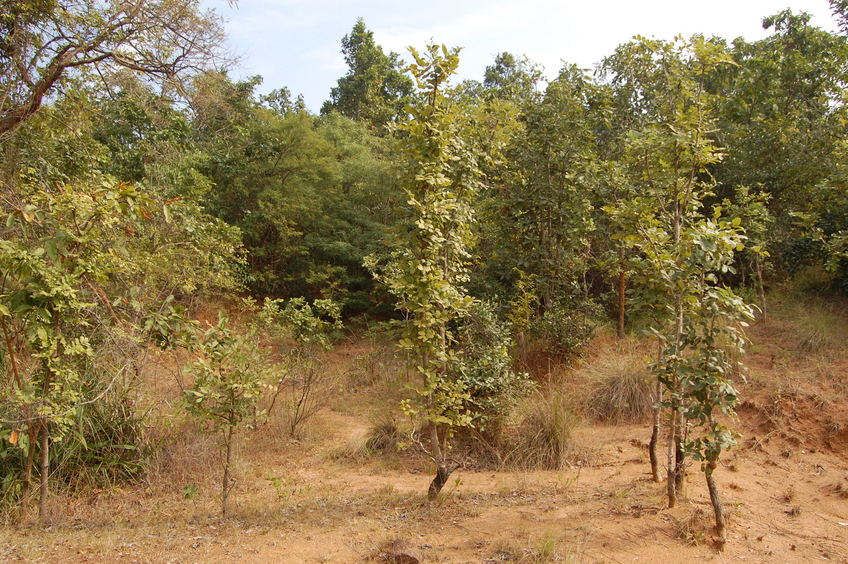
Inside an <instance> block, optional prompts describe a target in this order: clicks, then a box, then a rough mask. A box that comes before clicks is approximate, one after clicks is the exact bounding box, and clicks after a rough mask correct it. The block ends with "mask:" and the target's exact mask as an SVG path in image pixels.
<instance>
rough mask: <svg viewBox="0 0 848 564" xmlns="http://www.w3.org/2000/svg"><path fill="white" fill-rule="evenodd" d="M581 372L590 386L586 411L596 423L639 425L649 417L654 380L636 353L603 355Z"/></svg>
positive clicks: (643, 361)
mask: <svg viewBox="0 0 848 564" xmlns="http://www.w3.org/2000/svg"><path fill="white" fill-rule="evenodd" d="M582 372H583V373H584V374H585V376H586V378H587V380H588V384H589V390H588V395H587V397H586V400H585V404H586V411H587V413H588V415H589V416H590V417H591V418H592V419H594V420H595V421H604V422H608V423H614V424H619V423H638V422H642V421H645V420H646V419H647V418H648V417H649V416H650V414H651V405H652V404H653V387H654V386H653V381H654V380H653V378H652V377H651V375H650V373H649V372H648V370H647V368H646V363H645V360H644V358H642V357H641V356H640V355H639V354H638V353H635V352H624V353H618V354H616V353H610V354H608V355H604V356H602V357H599V358H598V359H597V360H596V361H595V362H593V363H592V364H590V365H589V366H588V367H586V368H585V369H584V370H583V371H582Z"/></svg>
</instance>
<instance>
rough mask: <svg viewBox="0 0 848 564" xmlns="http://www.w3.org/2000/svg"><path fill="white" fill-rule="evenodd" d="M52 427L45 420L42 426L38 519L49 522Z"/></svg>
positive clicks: (43, 522) (42, 522)
mask: <svg viewBox="0 0 848 564" xmlns="http://www.w3.org/2000/svg"><path fill="white" fill-rule="evenodd" d="M49 448H50V428H49V426H48V423H47V422H46V421H45V422H44V423H43V424H42V426H41V484H40V492H39V496H38V520H39V521H41V524H42V525H43V524H45V523H46V522H47V486H48V479H49V478H50V451H49Z"/></svg>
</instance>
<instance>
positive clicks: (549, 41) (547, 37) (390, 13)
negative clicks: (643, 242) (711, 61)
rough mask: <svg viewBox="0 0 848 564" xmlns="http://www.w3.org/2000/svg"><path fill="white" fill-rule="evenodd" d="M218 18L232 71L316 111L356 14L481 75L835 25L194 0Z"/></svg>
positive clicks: (441, 2)
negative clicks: (675, 43) (521, 63)
mask: <svg viewBox="0 0 848 564" xmlns="http://www.w3.org/2000/svg"><path fill="white" fill-rule="evenodd" d="M201 1H202V3H203V5H204V6H207V7H212V8H214V9H215V10H217V11H218V12H219V13H220V14H222V15H223V16H224V17H225V18H226V19H227V24H226V28H227V31H228V34H229V37H230V45H231V48H232V50H233V51H234V52H235V54H237V55H239V56H240V57H241V63H240V65H239V67H238V68H237V69H236V70H235V71H234V72H233V76H234V77H235V78H243V77H246V76H250V75H254V74H260V75H262V76H263V77H264V78H265V81H264V83H263V85H262V86H261V87H260V90H261V91H263V92H266V91H269V90H271V89H274V88H279V87H282V86H287V87H288V88H289V89H290V90H291V91H292V93H293V94H295V95H296V94H298V93H302V94H303V95H304V97H305V98H306V104H307V106H308V107H309V109H311V110H313V111H317V110H318V109H319V108H320V107H321V104H322V103H323V101H324V100H326V99H327V98H328V97H329V92H330V88H331V87H332V86H334V85H335V83H336V80H337V79H338V78H339V77H340V76H342V75H343V74H344V73H345V72H346V70H347V68H346V65H345V63H344V59H343V58H342V55H341V38H342V36H344V35H346V34H347V33H349V32H350V29H351V28H352V27H353V24H354V23H355V21H356V18H357V17H359V16H361V17H363V18H365V24H366V26H367V27H368V28H369V29H370V30H372V31H373V32H374V36H375V39H376V41H377V43H379V44H380V45H381V46H382V47H383V49H384V50H385V51H387V52H388V51H396V52H398V53H400V54H401V55H402V56H404V57H405V55H406V48H407V46H409V45H413V46H415V47H422V46H423V45H424V44H425V43H426V42H427V41H429V40H430V39H432V40H434V41H436V42H437V43H445V44H447V45H448V46H461V47H463V51H462V53H461V56H460V59H461V65H460V69H459V77H460V78H462V79H464V78H473V79H478V80H479V79H481V78H482V75H483V70H484V69H485V67H486V65H489V64H491V63H492V61H493V60H494V58H495V55H496V54H497V53H500V52H502V51H509V52H511V53H513V54H515V55H527V56H528V57H529V58H530V59H531V60H533V61H535V62H537V63H540V64H541V65H543V66H544V68H545V71H546V75H547V76H548V77H553V76H555V75H556V73H557V71H558V70H559V69H560V67H561V66H562V61H566V62H569V63H576V64H578V65H580V66H581V67H584V68H593V66H594V65H595V64H596V63H597V62H599V61H600V60H601V59H602V58H603V57H604V56H606V55H608V54H610V53H612V51H613V49H614V48H615V47H616V46H617V45H619V44H620V43H623V42H625V41H627V40H628V39H630V38H631V37H632V36H633V35H636V34H639V35H644V36H648V37H658V38H662V39H671V38H672V37H674V36H675V35H677V34H680V33H682V34H684V35H690V34H692V33H703V34H705V35H718V36H722V37H725V38H727V39H729V40H732V39H733V38H736V37H739V36H742V37H745V38H746V39H748V40H754V39H758V38H761V37H763V36H765V35H766V32H765V31H764V30H763V29H762V26H761V22H762V18H763V17H765V16H767V15H771V14H774V13H776V12H779V11H781V10H783V9H785V8H791V9H792V10H793V11H795V12H799V11H806V12H809V13H811V14H812V15H813V20H812V23H813V24H814V25H818V26H820V27H824V28H826V29H831V30H832V29H835V24H834V22H833V19H832V17H831V14H830V10H829V7H828V2H827V0H713V1H712V2H705V1H703V0H702V1H698V2H693V1H689V0H677V1H675V0H632V1H626V0H606V1H604V0H595V1H592V0H586V1H581V2H578V1H572V0H561V1H556V0H523V1H520V0H450V1H449V0H427V1H419V2H407V1H401V0H395V1H390V0H364V1H358V2H357V1H347V0H239V1H238V3H237V4H235V5H234V6H230V5H229V4H228V3H227V2H226V1H225V0H201Z"/></svg>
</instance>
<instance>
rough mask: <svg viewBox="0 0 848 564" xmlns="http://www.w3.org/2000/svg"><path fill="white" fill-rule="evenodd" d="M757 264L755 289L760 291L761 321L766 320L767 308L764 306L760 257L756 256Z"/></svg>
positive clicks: (764, 321)
mask: <svg viewBox="0 0 848 564" xmlns="http://www.w3.org/2000/svg"><path fill="white" fill-rule="evenodd" d="M756 266H757V290H758V291H759V293H760V308H762V310H763V323H766V322H767V321H768V308H767V307H766V289H765V286H764V285H763V263H762V259H761V258H760V257H757V258H756Z"/></svg>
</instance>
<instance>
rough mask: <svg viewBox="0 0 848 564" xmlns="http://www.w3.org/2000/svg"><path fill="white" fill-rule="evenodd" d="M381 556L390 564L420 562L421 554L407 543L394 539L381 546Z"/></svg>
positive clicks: (413, 563) (418, 563)
mask: <svg viewBox="0 0 848 564" xmlns="http://www.w3.org/2000/svg"><path fill="white" fill-rule="evenodd" d="M382 556H383V558H384V559H385V560H386V562H391V564H420V563H421V554H420V553H419V552H418V551H417V550H416V549H415V548H414V547H413V546H411V545H410V544H409V543H407V542H406V541H403V540H400V539H398V540H394V541H392V542H390V543H388V544H387V545H386V546H384V547H383V553H382Z"/></svg>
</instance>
